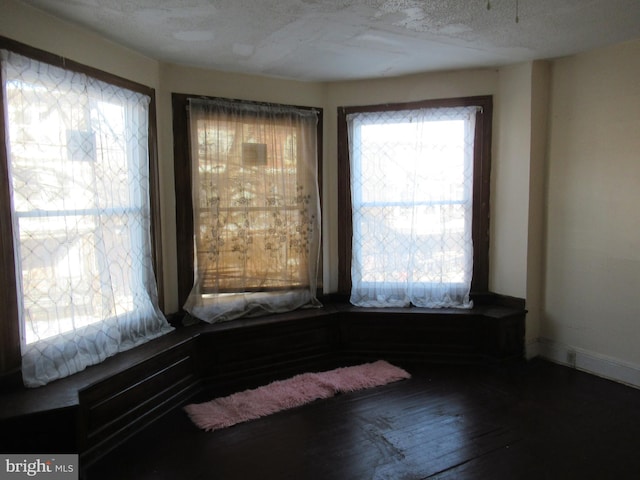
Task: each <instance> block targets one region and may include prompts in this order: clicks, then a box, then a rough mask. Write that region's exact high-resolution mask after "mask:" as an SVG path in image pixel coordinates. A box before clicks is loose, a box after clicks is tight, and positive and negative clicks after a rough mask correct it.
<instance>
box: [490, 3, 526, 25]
mask: <svg viewBox="0 0 640 480" xmlns="http://www.w3.org/2000/svg"><path fill="white" fill-rule="evenodd" d="M487 10H491V0H487ZM516 23H520V4H519V0H516Z"/></svg>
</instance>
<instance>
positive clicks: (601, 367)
mask: <svg viewBox="0 0 640 480" xmlns="http://www.w3.org/2000/svg"><path fill="white" fill-rule="evenodd" d="M534 344H535V345H534ZM534 353H537V354H534ZM530 354H531V355H530ZM535 356H540V357H542V358H545V359H547V360H550V361H552V362H554V363H559V364H561V365H566V366H568V367H572V368H575V369H577V370H582V371H583V372H587V373H592V374H594V375H597V376H599V377H603V378H607V379H610V380H615V381H616V382H620V383H624V384H625V385H629V386H632V387H635V388H640V365H635V364H632V363H629V362H626V361H623V360H620V359H617V358H613V357H609V356H607V355H601V354H599V353H595V352H591V351H589V350H585V349H582V348H576V347H572V346H570V345H564V344H561V343H558V342H554V341H553V340H549V339H546V338H541V339H539V340H538V341H537V342H532V343H531V344H528V345H527V346H526V358H527V359H530V358H533V357H535Z"/></svg>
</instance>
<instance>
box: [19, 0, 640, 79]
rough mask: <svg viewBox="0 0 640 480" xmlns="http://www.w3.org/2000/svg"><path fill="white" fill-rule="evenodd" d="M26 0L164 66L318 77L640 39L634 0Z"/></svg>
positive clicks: (554, 52)
mask: <svg viewBox="0 0 640 480" xmlns="http://www.w3.org/2000/svg"><path fill="white" fill-rule="evenodd" d="M22 1H23V2H24V3H26V4H29V5H32V6H34V7H36V8H38V9H41V10H44V11H46V12H48V13H50V14H52V15H55V16H57V17H60V18H63V19H67V20H69V21H71V22H74V23H77V24H80V25H84V26H86V27H88V28H90V29H92V30H94V31H96V32H98V33H100V34H101V35H103V36H105V37H107V38H109V39H111V40H113V41H115V42H117V43H120V44H123V45H126V46H129V47H131V48H133V49H135V50H137V51H139V52H141V53H144V54H146V55H148V56H150V57H152V58H155V59H158V60H161V61H165V62H171V63H178V64H183V65H192V66H199V67H205V68H211V69H216V70H222V71H231V72H244V73H250V74H257V75H268V76H276V77H284V78H293V79H299V80H314V81H329V80H345V79H356V78H357V79H361V78H373V77H382V76H396V75H402V74H407V73H415V72H426V71H434V70H445V69H457V68H467V67H477V66H499V65H505V64H509V63H517V62H521V61H527V60H533V59H542V58H551V57H557V56H563V55H568V54H573V53H577V52H580V51H585V50H589V49H593V48H596V47H600V46H604V45H608V44H612V43H617V42H621V41H624V40H629V39H632V38H639V37H640V0H519V2H517V1H516V0H491V8H490V9H487V0H22ZM516 5H518V7H517V8H518V12H517V13H518V18H519V21H518V22H516Z"/></svg>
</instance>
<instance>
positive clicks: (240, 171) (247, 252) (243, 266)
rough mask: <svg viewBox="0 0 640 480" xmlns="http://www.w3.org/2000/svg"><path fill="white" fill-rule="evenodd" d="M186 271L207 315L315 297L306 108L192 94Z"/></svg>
mask: <svg viewBox="0 0 640 480" xmlns="http://www.w3.org/2000/svg"><path fill="white" fill-rule="evenodd" d="M189 110H190V111H189V117H190V132H191V152H192V153H191V155H192V159H191V171H192V191H193V213H194V245H195V278H194V287H193V290H192V291H191V294H190V295H189V298H188V299H187V302H186V304H185V310H186V311H188V312H189V313H190V314H191V315H193V316H194V317H196V318H199V319H201V320H204V321H207V322H217V321H225V320H231V319H234V318H238V317H242V316H255V315H260V314H265V313H276V312H285V311H290V310H294V309H297V308H300V307H304V306H319V305H320V304H319V302H318V300H317V299H316V287H317V276H318V264H319V252H320V200H319V193H318V176H317V174H318V163H317V138H316V137H317V133H316V132H317V123H318V114H317V112H316V111H313V110H307V109H298V108H293V107H286V106H274V105H263V104H254V103H248V102H235V101H228V100H224V99H192V100H191V101H190V105H189Z"/></svg>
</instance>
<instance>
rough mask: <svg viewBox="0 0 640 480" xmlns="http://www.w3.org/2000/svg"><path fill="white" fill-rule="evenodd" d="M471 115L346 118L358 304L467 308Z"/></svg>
mask: <svg viewBox="0 0 640 480" xmlns="http://www.w3.org/2000/svg"><path fill="white" fill-rule="evenodd" d="M475 110H476V109H475V107H471V108H467V107H463V108H452V109H451V108H447V109H429V110H406V111H395V112H370V113H353V114H350V115H348V117H347V118H348V124H349V142H350V158H351V191H352V208H353V214H352V215H353V218H352V222H353V240H352V242H353V243H352V302H353V303H356V304H357V305H358V304H360V305H367V306H389V304H392V305H408V304H410V303H414V304H416V305H421V306H442V305H443V304H446V305H447V306H461V305H462V306H464V305H467V304H468V303H469V300H468V292H469V287H470V282H471V275H472V271H473V264H472V262H473V260H472V259H473V246H472V240H471V225H472V214H473V213H472V198H473V191H472V189H473V151H474V148H473V144H474V140H473V134H474V116H475ZM417 290H420V292H421V293H420V295H416V294H415V292H416V291H417ZM434 290H437V293H434ZM461 292H462V293H461ZM389 299H391V300H389Z"/></svg>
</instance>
